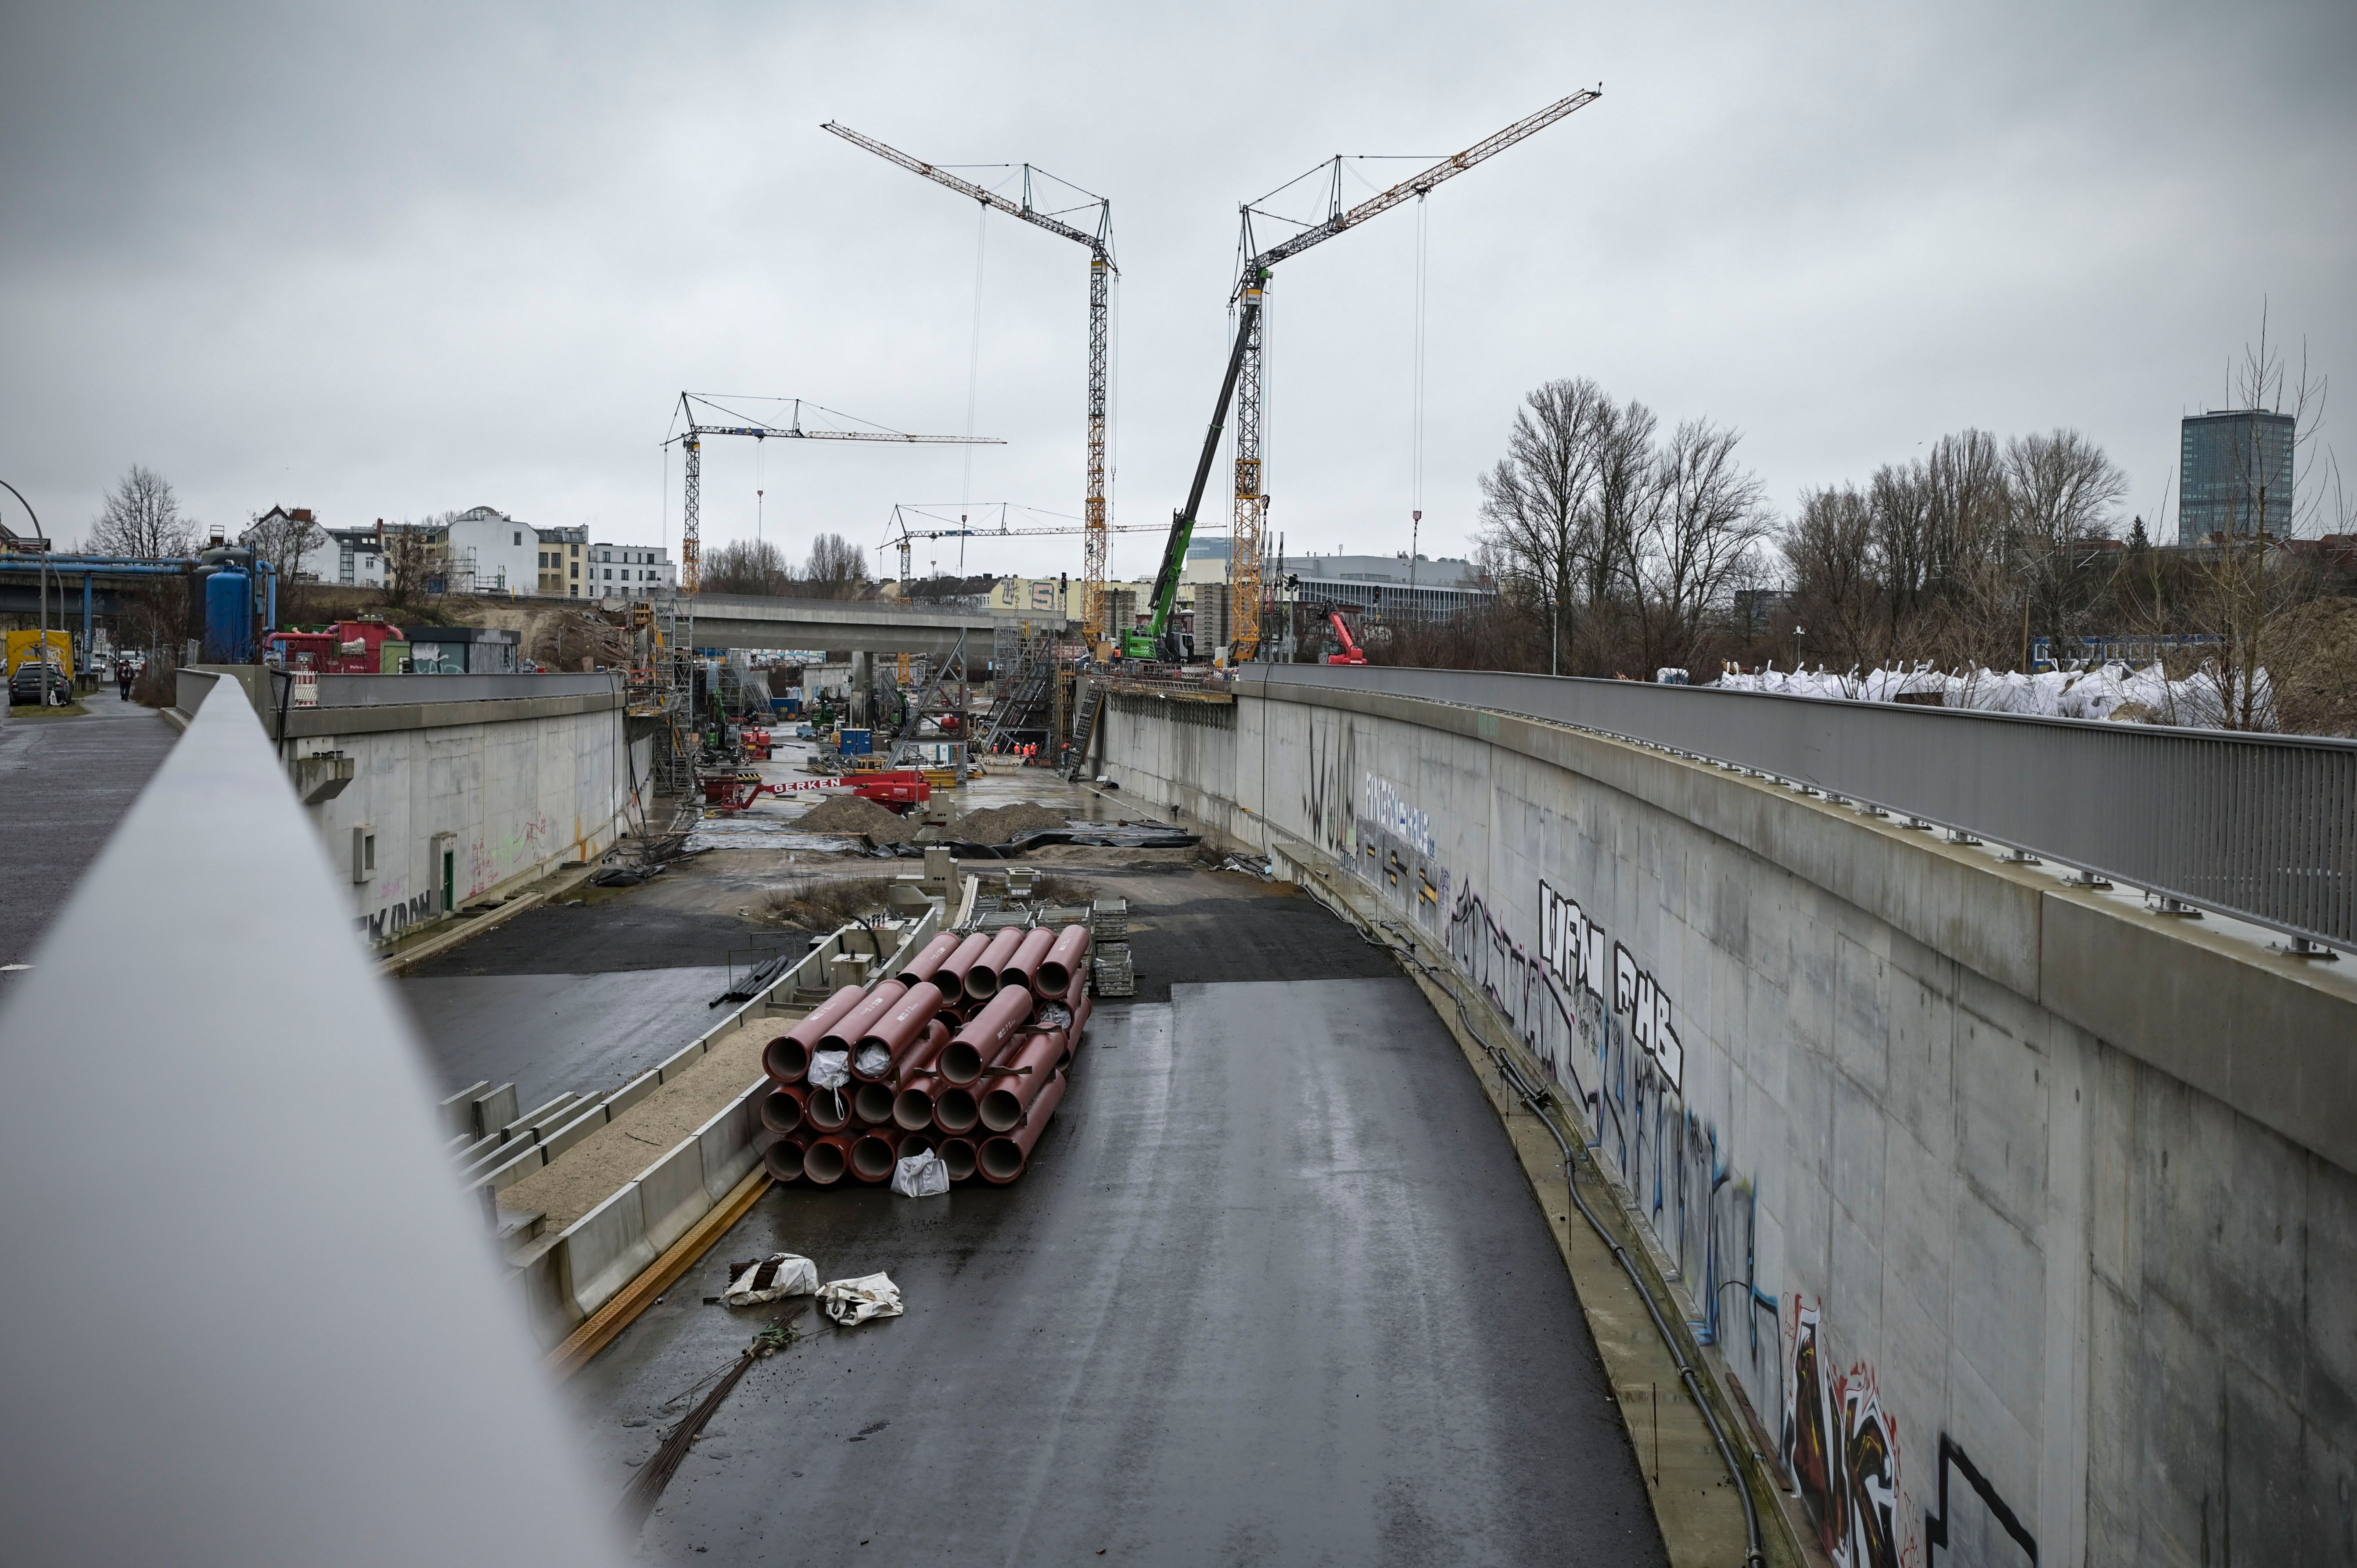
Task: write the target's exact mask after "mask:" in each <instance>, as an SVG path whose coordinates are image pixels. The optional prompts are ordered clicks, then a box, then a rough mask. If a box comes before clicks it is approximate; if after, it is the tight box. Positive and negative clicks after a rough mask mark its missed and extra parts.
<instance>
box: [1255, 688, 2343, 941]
mask: <svg viewBox="0 0 2357 1568" xmlns="http://www.w3.org/2000/svg"><path fill="white" fill-rule="evenodd" d="M1237 689H1238V690H1239V691H1240V692H1242V693H1245V694H1248V695H1261V694H1268V695H1278V694H1281V693H1285V692H1286V690H1287V689H1290V690H1291V691H1293V692H1295V693H1305V694H1306V693H1307V692H1308V691H1310V690H1326V691H1352V692H1372V693H1383V694H1385V695H1389V696H1396V697H1414V698H1420V699H1423V700H1425V701H1426V702H1436V703H1453V704H1457V705H1459V706H1464V707H1474V708H1487V709H1491V710H1493V711H1495V712H1498V713H1503V714H1520V715H1523V716H1526V717H1530V718H1536V719H1544V720H1547V721H1550V722H1552V723H1555V724H1562V725H1570V726H1572V727H1574V728H1577V729H1583V730H1589V731H1593V732H1595V733H1597V734H1598V735H1605V736H1613V737H1615V738H1618V739H1623V740H1631V741H1635V742H1638V743H1641V744H1642V745H1646V746H1659V747H1663V748H1664V749H1667V750H1671V751H1676V752H1682V753H1685V754H1688V755H1691V756H1694V757H1700V758H1703V759H1705V760H1707V761H1711V762H1716V763H1719V764H1722V765H1726V766H1729V767H1736V768H1748V769H1750V770H1752V771H1754V772H1758V773H1763V774H1766V775H1768V776H1770V777H1771V778H1775V779H1786V780H1791V781H1792V782H1794V783H1798V784H1803V785H1806V786H1808V787H1810V788H1812V789H1818V790H1821V791H1823V792H1824V793H1825V794H1826V795H1828V796H1834V797H1838V798H1841V799H1843V800H1853V801H1857V802H1858V803H1860V804H1861V805H1864V806H1868V807H1873V808H1876V809H1878V810H1881V811H1889V812H1892V813H1896V814H1900V815H1902V816H1906V817H1911V818H1913V819H1915V820H1916V821H1918V822H1922V823H1924V824H1927V825H1934V826H1938V827H1943V828H1948V829H1952V830H1954V831H1956V832H1963V833H1967V834H1970V835H1972V836H1974V837H1977V838H1983V839H1986V840H1988V841H1989V842H1991V843H1998V844H2003V845H2006V846H2007V847H2009V848H2012V849H2016V850H2019V851H2022V852H2025V853H2026V854H2031V855H2035V856H2038V857H2040V859H2046V860H2052V861H2057V862H2060V863H2061V864H2063V865H2068V866H2071V867H2073V868H2075V869H2077V870H2080V871H2083V872H2088V873H2093V875H2097V876H2099V877H2105V878H2117V879H2118V880H2119V881H2122V882H2125V883H2128V884H2130V885H2132V886H2136V887H2140V888H2143V889H2145V890H2147V892H2150V893H2152V894H2154V895H2156V896H2158V897H2166V898H2174V899H2177V900H2179V902H2181V903H2184V904H2188V905H2191V906H2193V907H2195V908H2202V909H2210V910H2214V911H2216V912H2218V913H2220V914H2224V915H2232V916H2233V917H2235V918H2239V919H2244V920H2249V921H2252V922H2254V923H2255V924H2258V925H2261V926H2266V927H2268V928H2270V929H2274V930H2277V931H2281V932H2283V933H2284V934H2286V935H2287V936H2290V937H2292V938H2295V939H2297V940H2298V941H2299V942H2312V943H2319V944H2322V945H2324V946H2328V947H2333V948H2340V949H2344V950H2357V741H2347V740H2330V739H2322V738H2319V737H2315V736H2278V735H2254V734H2249V733H2244V732H2233V731H2226V730H2198V729H2172V728H2163V727H2160V726H2158V725H2128V724H2103V723H2096V722H2093V721H2091V720H2085V719H2050V718H2035V717H2029V716H2025V715H2020V714H1984V713H1973V712H1962V711H1958V710H1954V709H1945V708H1920V707H1913V706H1908V705H1903V704H1897V703H1859V702H1843V701H1839V700H1836V699H1831V698H1823V697H1792V696H1784V695H1781V694H1773V693H1760V692H1725V691H1719V690H1717V689H1716V688H1713V687H1708V686H1661V685H1646V684H1641V683H1639V682H1631V681H1594V680H1581V679H1574V678H1570V677H1557V676H1552V675H1519V674H1508V673H1503V672H1497V671H1461V670H1410V669H1399V668H1393V667H1387V666H1382V665H1368V666H1347V665H1321V664H1271V665H1264V666H1259V667H1257V668H1255V669H1253V670H1250V671H1246V672H1244V674H1243V677H1242V678H1241V680H1240V681H1239V682H1238V687H1237Z"/></svg>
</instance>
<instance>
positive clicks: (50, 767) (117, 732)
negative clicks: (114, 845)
mask: <svg viewBox="0 0 2357 1568" xmlns="http://www.w3.org/2000/svg"><path fill="white" fill-rule="evenodd" d="M82 704H83V705H84V706H85V707H87V708H88V709H89V710H90V712H89V713H88V714H85V715H82V716H81V717H75V718H25V717H22V716H21V715H19V716H12V717H10V718H9V719H8V720H7V721H6V722H5V723H0V800H5V802H6V815H5V819H0V964H11V963H28V962H30V961H32V957H33V950H34V949H35V948H36V947H38V945H39V943H40V940H41V937H42V935H43V934H44V933H46V932H47V931H48V929H49V926H50V924H51V923H52V922H53V921H55V920H56V918H57V916H58V911H59V910H60V909H62V908H65V901H66V897H67V895H68V894H70V893H71V892H72V891H73V886H74V884H75V883H76V882H77V881H79V880H81V874H82V872H83V871H84V870H85V869H86V868H87V867H88V866H89V865H90V863H91V861H93V860H95V859H97V858H98V852H99V851H100V850H101V849H102V848H104V847H105V846H106V841H107V839H108V838H109V837H110V836H111V835H112V834H113V832H114V825H115V824H116V823H117V822H121V821H122V820H123V817H124V813H125V812H126V811H130V809H131V802H132V801H133V800H136V799H137V798H138V795H139V791H140V790H142V789H145V788H146V787H147V780H148V779H152V778H154V777H155V775H156V768H159V767H161V766H162V765H163V761H164V754H165V753H166V752H167V751H169V750H171V749H172V742H173V741H175V740H177V739H178V738H179V732H178V730H175V729H174V728H173V727H172V726H171V725H168V724H166V723H165V722H164V721H163V720H162V719H160V718H158V717H157V716H156V710H154V709H153V708H143V707H141V706H139V705H138V704H137V703H126V702H124V701H123V700H122V699H121V698H120V697H119V696H117V695H116V694H115V689H114V688H113V686H112V685H109V686H107V687H106V688H105V689H104V690H102V691H100V692H97V693H92V694H91V695H90V696H88V697H85V698H83V699H82ZM27 711H30V710H27ZM5 978H6V977H5V975H0V988H4V987H5ZM0 995H5V989H0Z"/></svg>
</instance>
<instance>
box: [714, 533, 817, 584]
mask: <svg viewBox="0 0 2357 1568" xmlns="http://www.w3.org/2000/svg"><path fill="white" fill-rule="evenodd" d="M793 581H794V573H793V568H792V567H791V566H790V565H788V564H786V557H785V555H784V553H783V552H781V551H780V550H779V548H778V547H777V546H776V545H774V544H772V543H770V542H769V541H768V540H766V539H761V540H747V539H740V540H736V541H732V542H729V543H726V544H724V545H722V546H721V547H720V548H719V549H717V550H715V551H714V552H712V553H711V554H709V555H706V556H705V558H704V567H703V571H702V574H701V582H702V586H703V589H704V591H705V593H707V594H767V595H770V596H777V595H780V594H783V593H786V592H788V591H790V590H791V587H792V585H793Z"/></svg>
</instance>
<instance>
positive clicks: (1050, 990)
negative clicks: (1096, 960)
mask: <svg viewBox="0 0 2357 1568" xmlns="http://www.w3.org/2000/svg"><path fill="white" fill-rule="evenodd" d="M1088 957H1089V929H1088V928H1087V927H1086V926H1066V927H1065V928H1064V929H1062V930H1060V931H1058V932H1057V933H1056V940H1055V945H1053V946H1052V947H1050V948H1049V950H1048V956H1047V958H1046V959H1045V960H1044V961H1041V963H1040V965H1039V972H1038V974H1037V979H1038V981H1039V984H1038V985H1037V986H1035V987H1034V988H1033V989H1035V990H1037V991H1038V992H1039V994H1041V995H1042V996H1061V995H1062V994H1063V993H1065V992H1067V991H1070V990H1071V988H1072V976H1073V975H1074V974H1076V973H1079V974H1085V973H1087V972H1088Z"/></svg>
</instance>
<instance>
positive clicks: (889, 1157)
mask: <svg viewBox="0 0 2357 1568" xmlns="http://www.w3.org/2000/svg"><path fill="white" fill-rule="evenodd" d="M898 1158H899V1156H898V1155H895V1154H893V1152H892V1142H891V1140H890V1139H888V1138H886V1137H883V1136H882V1135H880V1134H878V1133H861V1134H860V1135H859V1140H858V1142H856V1143H855V1144H852V1145H851V1174H852V1175H853V1176H855V1177H856V1178H857V1179H859V1180H860V1181H864V1182H866V1184H867V1185H868V1186H870V1187H877V1186H880V1185H881V1184H883V1183H885V1182H888V1181H890V1180H891V1179H892V1164H893V1162H894V1161H895V1160H896V1159H898Z"/></svg>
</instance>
